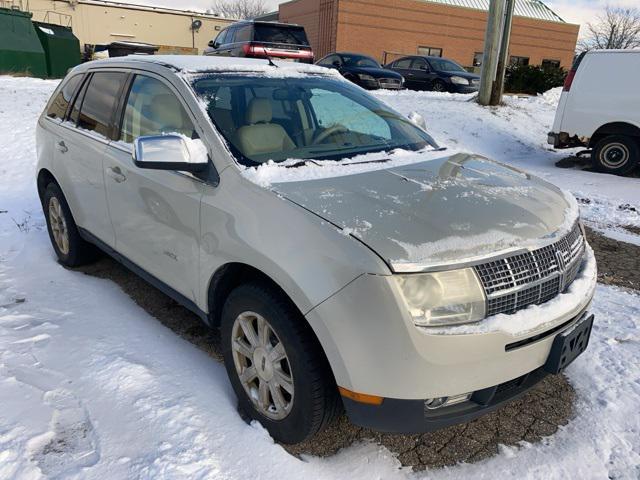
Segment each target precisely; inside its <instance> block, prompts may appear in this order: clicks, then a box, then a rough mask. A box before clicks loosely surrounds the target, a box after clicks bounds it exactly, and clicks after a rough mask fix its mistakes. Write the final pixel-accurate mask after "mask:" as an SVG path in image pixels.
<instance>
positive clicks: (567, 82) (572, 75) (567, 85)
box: [562, 69, 576, 92]
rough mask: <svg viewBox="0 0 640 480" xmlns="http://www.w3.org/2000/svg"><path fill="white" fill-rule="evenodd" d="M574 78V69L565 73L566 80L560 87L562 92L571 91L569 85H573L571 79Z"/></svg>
mask: <svg viewBox="0 0 640 480" xmlns="http://www.w3.org/2000/svg"><path fill="white" fill-rule="evenodd" d="M575 76H576V71H575V70H574V69H571V70H569V73H567V78H565V79H564V86H563V87H562V91H563V92H568V91H569V90H571V84H572V83H573V78H574V77H575Z"/></svg>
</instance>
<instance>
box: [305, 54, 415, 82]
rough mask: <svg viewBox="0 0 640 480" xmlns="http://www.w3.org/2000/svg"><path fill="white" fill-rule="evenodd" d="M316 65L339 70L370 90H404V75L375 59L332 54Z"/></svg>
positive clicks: (344, 75)
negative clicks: (384, 66)
mask: <svg viewBox="0 0 640 480" xmlns="http://www.w3.org/2000/svg"><path fill="white" fill-rule="evenodd" d="M316 65H320V66H322V67H327V68H335V69H337V70H338V71H339V72H340V73H341V74H342V76H343V77H344V78H346V79H348V80H351V81H352V82H353V83H355V84H357V85H360V86H361V87H362V88H366V89H368V90H376V89H378V88H388V89H392V90H399V89H401V88H403V84H404V79H403V78H402V75H400V74H399V73H396V72H392V71H391V70H387V69H385V68H382V67H381V66H380V64H379V63H378V62H377V61H375V60H374V59H373V58H371V57H368V56H366V55H360V54H359V53H330V54H329V55H327V56H326V57H324V58H322V59H320V60H318V61H317V62H316Z"/></svg>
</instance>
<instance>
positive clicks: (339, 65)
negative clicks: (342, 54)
mask: <svg viewBox="0 0 640 480" xmlns="http://www.w3.org/2000/svg"><path fill="white" fill-rule="evenodd" d="M333 66H334V67H336V68H340V67H342V63H340V60H334V61H333Z"/></svg>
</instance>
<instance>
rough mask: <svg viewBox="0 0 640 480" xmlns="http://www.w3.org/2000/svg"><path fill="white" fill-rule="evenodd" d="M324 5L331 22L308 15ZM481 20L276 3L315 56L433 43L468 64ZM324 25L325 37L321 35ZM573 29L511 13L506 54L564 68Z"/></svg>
mask: <svg viewBox="0 0 640 480" xmlns="http://www.w3.org/2000/svg"><path fill="white" fill-rule="evenodd" d="M327 4H332V5H333V6H334V7H333V8H334V16H333V17H332V18H331V20H332V22H333V25H328V22H327V21H326V19H324V20H323V21H322V22H321V21H320V18H321V17H320V15H319V14H318V13H315V14H314V13H313V12H314V11H315V12H319V8H320V6H322V7H323V8H328V5H327ZM313 6H315V10H314V7H313ZM486 19H487V13H486V12H484V11H480V10H474V9H470V8H463V7H454V6H450V5H442V4H438V3H429V2H422V1H415V0H294V1H293V2H289V3H285V4H282V5H281V6H280V21H285V22H289V23H299V24H301V25H304V27H305V29H307V32H308V34H309V39H310V41H311V45H312V47H313V48H314V50H315V52H316V58H320V57H321V56H323V55H325V54H327V53H329V52H331V51H336V50H337V51H355V52H361V53H366V54H368V55H371V56H372V57H374V58H376V59H378V60H379V61H383V60H384V59H385V58H384V57H385V52H388V55H387V59H390V58H392V57H393V56H397V55H398V54H416V53H417V52H418V47H433V48H442V55H443V56H445V57H448V58H452V59H454V60H456V61H457V62H458V63H460V64H462V65H465V66H470V65H472V64H473V57H474V54H475V53H476V52H482V49H483V44H484V31H485V25H486ZM329 28H331V32H332V33H331V35H327V31H328V29H329ZM578 30H579V26H578V25H572V24H568V23H560V22H551V21H547V20H537V19H531V18H525V17H514V20H513V28H512V33H511V44H510V49H509V54H510V55H513V56H522V57H528V58H529V63H530V64H532V65H538V64H540V63H542V61H543V60H545V59H548V60H557V61H560V64H561V65H562V66H564V67H569V66H570V65H571V62H572V60H573V55H574V50H575V45H576V41H577V38H578ZM325 36H330V37H331V38H332V40H333V41H332V42H328V41H327V40H325V39H323V38H324V37H325ZM394 54H395V55H394Z"/></svg>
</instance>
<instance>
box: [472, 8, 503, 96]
mask: <svg viewBox="0 0 640 480" xmlns="http://www.w3.org/2000/svg"><path fill="white" fill-rule="evenodd" d="M504 2H505V0H491V3H490V4H489V13H488V16H487V30H486V31H485V33H484V52H483V55H482V70H481V72H480V90H479V91H478V103H479V104H480V105H489V104H490V102H491V89H492V86H493V82H494V81H495V79H496V72H497V67H498V53H499V49H500V33H501V31H502V17H503V15H504Z"/></svg>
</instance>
